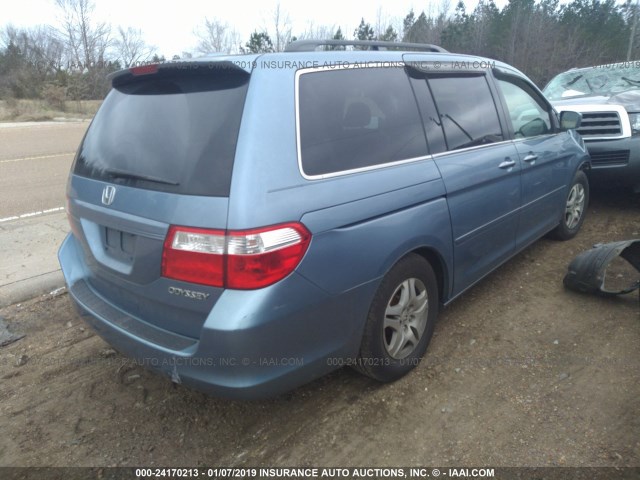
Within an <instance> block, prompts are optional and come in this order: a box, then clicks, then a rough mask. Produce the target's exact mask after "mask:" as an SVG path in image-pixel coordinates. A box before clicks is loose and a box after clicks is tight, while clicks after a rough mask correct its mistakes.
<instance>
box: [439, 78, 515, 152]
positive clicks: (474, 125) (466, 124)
mask: <svg viewBox="0 0 640 480" xmlns="http://www.w3.org/2000/svg"><path fill="white" fill-rule="evenodd" d="M429 86H430V87H431V91H432V93H433V98H434V100H435V102H436V107H437V109H438V116H439V117H440V122H441V124H442V126H443V128H444V134H445V137H446V140H447V146H448V148H449V150H458V149H461V148H469V147H476V146H479V145H486V144H490V143H494V142H500V141H502V140H504V138H503V135H502V128H501V127H500V120H499V119H498V111H497V109H496V106H495V103H494V101H493V96H492V95H491V91H490V90H489V85H488V83H487V80H486V78H485V76H484V75H476V76H470V75H469V76H455V75H443V76H438V77H431V78H429Z"/></svg>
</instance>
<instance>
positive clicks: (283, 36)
mask: <svg viewBox="0 0 640 480" xmlns="http://www.w3.org/2000/svg"><path fill="white" fill-rule="evenodd" d="M273 24H274V27H275V35H274V43H275V44H274V46H273V47H274V49H275V51H276V52H281V51H283V50H284V49H285V47H286V46H287V44H288V43H289V42H291V19H290V18H289V14H288V13H287V12H283V11H282V9H281V8H280V2H278V4H277V5H276V8H275V9H274V10H273Z"/></svg>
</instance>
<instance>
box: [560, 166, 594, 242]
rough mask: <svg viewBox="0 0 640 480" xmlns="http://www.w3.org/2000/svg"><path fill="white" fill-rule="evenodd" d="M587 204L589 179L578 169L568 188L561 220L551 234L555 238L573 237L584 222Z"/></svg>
mask: <svg viewBox="0 0 640 480" xmlns="http://www.w3.org/2000/svg"><path fill="white" fill-rule="evenodd" d="M588 205H589V181H588V180H587V176H586V175H585V174H584V172H583V171H582V170H579V171H578V172H577V173H576V176H575V177H573V183H572V184H571V187H570V188H569V194H568V195H567V200H566V203H565V208H564V212H563V214H562V220H561V221H560V224H559V225H558V226H557V227H556V229H555V230H553V231H552V232H551V236H552V237H553V238H555V239H557V240H570V239H572V238H573V237H575V236H576V234H577V233H578V231H579V230H580V227H581V226H582V222H584V217H585V214H586V212H587V206H588Z"/></svg>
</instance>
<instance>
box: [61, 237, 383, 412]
mask: <svg viewBox="0 0 640 480" xmlns="http://www.w3.org/2000/svg"><path fill="white" fill-rule="evenodd" d="M58 257H59V260H60V264H61V266H62V271H63V273H64V276H65V280H66V282H67V285H68V288H69V293H70V295H71V298H72V299H73V301H74V303H75V305H76V307H77V309H78V311H79V313H80V314H81V316H82V317H83V318H84V319H85V321H86V322H87V323H88V324H89V325H90V326H91V327H92V328H93V329H94V330H95V331H96V332H97V333H98V334H99V335H100V336H101V337H102V338H103V339H104V340H106V341H107V343H109V344H110V345H112V346H113V347H114V348H116V349H117V350H119V351H120V352H122V353H123V354H125V355H127V356H129V357H131V358H133V359H135V361H136V362H137V363H139V364H140V365H142V366H144V367H147V368H150V369H152V370H156V371H158V372H160V373H161V374H163V375H165V376H167V377H169V378H170V379H171V380H172V381H174V382H176V383H183V384H185V385H187V386H190V387H192V388H195V389H198V390H201V391H204V392H206V393H209V394H212V395H216V396H221V397H227V398H242V399H253V398H264V397H269V396H274V395H277V394H280V393H283V392H285V391H287V390H291V389H293V388H295V387H297V386H299V385H302V384H304V383H307V382H309V381H311V380H313V379H315V378H317V377H319V376H322V375H324V374H326V373H328V372H330V371H332V370H335V369H336V368H337V365H339V364H340V362H339V361H336V360H335V359H339V358H344V357H348V356H353V355H355V354H356V353H357V351H358V348H359V344H360V338H361V335H362V329H363V328H364V322H365V320H366V314H367V311H368V306H369V304H370V301H371V298H372V297H373V294H374V292H375V288H376V286H377V282H371V283H368V284H366V285H363V286H360V287H358V288H355V289H353V290H350V291H349V292H346V293H343V294H341V295H337V296H331V295H329V294H327V293H326V292H324V291H323V290H321V289H320V288H318V287H317V286H315V285H314V284H312V283H310V282H309V281H307V280H306V279H305V278H304V277H302V276H300V275H298V274H296V273H294V274H292V275H290V276H289V277H287V278H286V279H284V280H283V281H281V282H279V283H277V284H275V285H272V286H270V287H267V288H264V289H260V290H251V291H239V290H226V291H225V292H224V293H223V294H222V295H221V297H220V298H219V299H218V301H217V302H216V304H215V305H214V307H213V309H212V310H211V312H210V313H209V315H208V317H207V319H206V321H205V322H204V325H203V327H202V329H201V332H200V336H199V337H198V338H190V337H186V336H183V335H178V334H175V333H173V332H170V331H167V330H164V329H162V328H159V327H157V326H154V325H152V324H151V323H148V322H146V321H144V320H143V319H140V318H136V317H135V316H133V315H130V314H129V313H127V312H125V311H123V310H121V309H119V308H118V307H117V306H115V305H114V304H113V303H111V302H110V301H109V300H108V299H107V298H104V297H102V296H101V295H100V294H99V293H98V292H96V291H95V289H93V288H92V286H91V277H90V274H89V271H88V270H87V268H86V266H85V264H84V260H83V254H82V249H81V247H80V245H79V244H78V243H77V241H76V240H75V238H74V237H73V236H72V235H69V236H67V238H66V239H65V241H64V242H63V244H62V246H61V247H60V251H59V253H58Z"/></svg>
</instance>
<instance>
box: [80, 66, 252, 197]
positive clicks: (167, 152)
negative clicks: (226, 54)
mask: <svg viewBox="0 0 640 480" xmlns="http://www.w3.org/2000/svg"><path fill="white" fill-rule="evenodd" d="M248 80H249V75H248V74H246V73H244V72H237V71H233V70H227V71H222V72H221V71H220V70H215V71H213V72H206V71H205V72H202V71H201V70H195V71H193V72H175V71H174V72H171V71H170V72H164V73H163V72H162V71H161V72H159V73H157V74H154V75H149V76H148V77H147V76H145V77H141V78H139V79H135V80H134V81H133V82H131V83H127V84H124V85H118V86H116V87H114V88H113V89H112V90H111V92H110V93H109V95H107V98H106V99H105V101H104V103H103V104H102V107H101V108H100V110H99V111H98V113H97V114H96V116H95V118H94V120H93V122H92V124H91V127H90V128H89V130H88V131H87V135H86V137H85V139H84V141H83V144H82V146H81V148H80V151H79V155H78V157H77V159H76V164H75V167H74V173H76V174H78V175H81V176H85V177H89V178H94V179H97V180H103V181H108V182H112V183H118V184H123V185H128V186H133V187H138V188H145V189H150V190H159V191H165V192H172V193H179V194H187V195H207V196H228V195H229V189H230V184H231V171H232V168H233V159H234V155H235V150H236V142H237V140H238V131H239V129H240V120H241V118H242V110H243V108H244V100H245V97H246V91H247V85H248Z"/></svg>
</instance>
